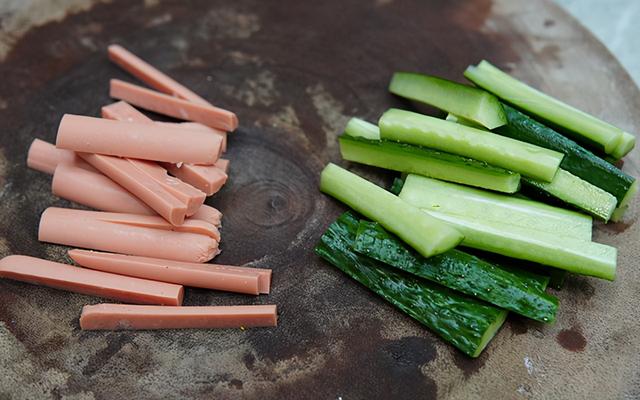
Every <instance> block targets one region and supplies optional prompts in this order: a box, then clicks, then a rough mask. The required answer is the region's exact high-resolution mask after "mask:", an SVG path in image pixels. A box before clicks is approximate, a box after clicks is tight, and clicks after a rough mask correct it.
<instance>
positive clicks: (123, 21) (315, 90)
mask: <svg viewBox="0 0 640 400" xmlns="http://www.w3.org/2000/svg"><path fill="white" fill-rule="evenodd" d="M13 3H15V2H13ZM90 3H91V2H89V1H81V0H77V1H59V2H58V3H57V4H58V8H56V9H55V10H54V11H51V15H55V16H53V17H52V16H51V15H48V14H47V15H44V16H39V17H38V18H36V19H34V20H30V17H29V15H32V14H30V13H28V12H23V11H21V10H22V9H21V8H20V7H16V8H14V9H13V10H14V11H11V8H10V7H9V8H6V9H2V8H0V10H2V11H3V12H2V13H0V14H1V17H0V18H1V25H2V26H3V27H6V26H20V27H22V28H19V29H18V28H16V30H15V33H13V34H12V32H5V33H4V34H3V35H5V36H6V35H10V36H11V38H9V39H10V40H9V39H6V40H4V39H3V40H2V41H0V42H2V43H8V45H7V47H6V53H5V56H4V58H3V60H2V61H0V76H2V86H3V89H2V91H1V92H0V121H2V123H3V128H4V129H3V134H2V135H1V136H0V185H1V187H2V189H1V190H0V200H1V202H2V203H1V204H2V206H1V207H0V221H2V223H0V238H1V240H0V254H1V255H2V256H4V255H7V254H12V253H20V254H28V255H34V256H39V257H45V258H50V259H54V260H60V261H64V260H65V259H66V257H65V253H64V250H65V249H64V248H63V247H62V246H54V245H46V244H41V243H38V242H37V239H36V231H37V224H38V218H39V215H40V213H41V212H42V210H44V209H45V208H46V207H47V206H50V205H63V206H68V205H69V204H68V203H67V202H65V201H62V200H60V199H57V198H55V197H54V196H52V195H51V193H50V178H49V177H47V176H44V175H43V174H40V173H38V172H35V171H31V170H28V169H26V167H25V165H24V164H25V157H26V151H27V148H28V146H29V144H30V142H31V140H32V139H33V138H34V137H40V138H43V139H46V140H49V141H53V140H54V137H55V131H56V126H57V123H58V122H59V119H60V117H61V115H62V114H63V113H65V112H70V113H78V114H88V115H97V114H98V113H99V109H100V106H102V105H104V104H107V103H109V102H110V99H109V97H108V88H107V86H108V85H107V82H108V79H109V78H121V79H125V80H132V78H131V77H129V76H127V75H126V74H125V73H123V72H122V71H120V70H119V69H118V68H116V67H115V66H113V65H110V64H109V62H108V61H107V59H106V54H105V49H106V46H107V45H108V44H109V43H112V42H118V43H121V44H123V45H124V46H125V47H129V48H131V50H133V51H134V52H136V53H138V54H139V55H141V56H142V57H143V58H145V59H147V60H148V61H150V62H151V63H152V64H154V65H156V66H158V67H159V68H160V69H162V70H165V71H167V72H168V73H169V74H170V75H172V76H174V77H176V78H177V79H178V80H179V81H181V82H184V83H185V84H186V85H187V86H189V87H191V88H193V89H194V90H195V91H196V92H198V93H201V94H202V95H203V96H204V97H206V98H209V99H211V100H212V101H213V102H214V103H216V104H218V105H220V106H223V107H227V108H230V109H232V110H234V111H236V112H237V113H238V115H239V117H240V121H241V127H240V128H239V129H238V131H237V132H236V133H234V134H232V135H231V136H230V142H229V143H230V144H229V152H228V156H229V158H230V159H231V160H232V163H231V176H230V181H229V184H228V185H227V186H226V187H225V188H224V189H223V191H222V192H221V193H219V194H218V195H216V196H215V197H214V198H213V199H211V201H210V202H211V204H212V205H214V206H216V207H218V208H220V209H221V210H222V211H223V212H224V213H225V219H224V227H223V242H222V249H223V253H222V255H221V256H220V257H219V258H218V259H217V260H216V261H218V262H222V263H234V264H245V263H247V264H251V265H255V266H261V267H271V268H273V269H274V281H273V291H272V293H271V294H270V295H269V296H261V297H259V298H253V297H248V296H240V295H233V294H225V293H217V292H211V291H205V290H195V289H189V290H187V294H186V301H185V303H186V304H187V305H194V304H202V305H206V304H260V303H276V304H278V307H279V326H278V328H275V329H253V330H244V331H242V330H214V331H195V330H186V331H159V332H82V331H80V329H79V326H78V315H79V313H80V309H81V307H82V306H83V305H84V304H89V303H97V302H100V299H96V298H92V297H88V296H81V295H73V294H69V293H65V292H61V291H56V290H52V289H47V288H42V287H35V286H31V285H27V284H22V283H16V282H11V281H0V354H1V357H0V399H5V398H7V399H9V398H10V399H21V398H23V399H33V398H44V399H47V398H52V399H55V398H70V399H73V398H77V399H92V398H96V399H102V398H104V399H107V398H139V399H156V398H163V399H167V398H225V399H226V398H248V399H253V398H278V399H300V398H344V399H356V398H372V399H373V398H383V399H387V398H425V399H428V398H438V399H468V398H506V399H518V398H525V399H529V398H530V399H550V398H563V399H572V398H575V399H583V398H594V397H596V398H599V399H610V398H612V399H613V398H638V397H640V376H639V375H638V371H640V362H639V359H638V354H639V352H640V337H639V336H638V335H637V331H638V329H639V328H640V322H639V321H640V311H639V310H638V308H637V307H636V305H635V299H636V298H637V296H638V294H639V293H640V284H639V283H638V282H639V278H640V271H639V270H638V268H637V265H636V264H637V261H636V260H637V259H638V257H639V256H640V254H639V252H640V248H639V247H638V246H639V244H638V238H639V236H640V224H638V223H636V220H637V218H638V212H639V210H638V201H637V200H636V202H635V203H634V204H633V206H632V209H631V211H630V213H629V214H628V215H627V217H626V218H625V220H624V221H623V222H621V223H618V224H612V225H608V226H598V227H597V229H596V231H595V238H596V239H597V240H598V241H600V242H603V243H607V244H611V245H614V246H618V247H619V249H620V261H619V276H618V279H617V281H616V282H614V283H610V282H604V281H599V280H596V279H589V278H582V277H570V278H569V279H568V282H567V285H566V288H565V289H563V290H562V291H560V292H557V295H558V296H559V297H560V301H561V309H560V314H559V317H558V321H557V322H556V323H555V324H554V325H551V326H546V325H541V324H537V323H533V322H530V321H526V320H523V319H519V318H514V317H510V318H509V320H508V322H507V324H506V325H505V327H504V328H502V330H501V331H500V332H499V333H498V335H497V336H496V338H495V340H494V341H493V342H492V343H491V344H490V345H489V347H488V348H487V350H486V351H485V352H484V354H482V355H481V357H480V358H478V359H476V360H471V359H468V358H466V357H465V356H463V355H461V354H460V353H459V352H457V351H456V350H455V349H453V348H451V347H450V346H448V345H446V344H444V343H443V342H442V341H440V340H439V339H438V338H437V337H435V336H434V335H432V334H431V333H430V332H429V331H428V330H427V329H425V328H423V327H422V326H420V325H419V324H417V323H416V322H414V321H412V320H411V319H409V318H408V317H406V316H404V315H403V314H401V313H399V312H397V311H396V310H395V309H393V308H392V307H391V306H389V305H387V304H385V303H384V302H383V301H382V300H380V299H378V298H377V297H375V296H373V295H372V294H371V293H369V292H368V291H367V290H365V289H364V288H362V287H360V286H358V285H357V284H355V283H354V282H352V281H350V280H349V279H347V278H346V277H345V276H343V275H342V274H341V273H340V272H339V271H337V270H336V269H334V268H332V267H331V266H329V265H327V264H325V263H324V262H322V261H321V260H319V259H318V258H317V257H315V256H314V255H313V253H312V248H313V245H314V243H315V242H316V241H317V238H318V237H319V236H320V234H321V233H322V231H323V230H324V229H325V228H326V226H327V225H328V224H329V223H330V221H332V220H333V219H334V218H335V217H336V216H337V215H338V214H339V213H340V212H341V211H343V210H344V208H343V207H342V206H341V205H339V204H338V203H336V202H334V201H332V200H331V199H329V198H327V197H325V196H322V195H321V194H320V193H319V192H318V191H317V183H318V174H319V171H320V170H321V169H322V167H323V166H324V165H325V164H326V163H327V162H328V161H334V162H338V163H340V164H343V165H347V166H348V167H349V168H351V169H353V170H355V171H357V172H358V173H361V174H363V175H365V176H367V177H369V178H371V179H373V180H375V181H376V182H378V183H380V184H383V183H384V184H388V183H389V182H390V180H391V177H392V175H391V174H387V173H383V172H381V171H379V170H375V169H372V168H364V167H359V166H356V165H352V164H348V163H343V162H341V161H340V157H339V154H338V149H337V146H336V141H335V140H336V136H337V134H338V133H339V131H340V129H341V128H342V126H343V124H344V122H345V121H346V120H347V118H348V117H349V116H351V115H357V116H360V117H364V118H367V119H370V120H375V119H376V118H377V117H378V116H379V115H380V113H381V112H383V111H384V110H385V109H386V108H388V107H390V106H407V104H404V103H402V102H400V101H399V100H398V99H396V98H394V97H392V96H390V95H389V94H387V92H386V85H387V82H388V79H389V76H390V75H391V73H392V72H393V71H395V70H400V69H402V70H417V71H424V72H427V73H433V74H438V75H443V76H446V77H449V78H452V79H458V80H460V79H461V73H462V71H463V70H464V68H465V67H466V66H467V65H468V64H469V63H473V62H477V61H478V60H479V59H481V58H489V59H490V60H492V61H493V62H495V63H496V64H498V65H500V66H501V67H504V68H506V69H508V70H510V71H513V73H514V74H515V75H516V76H518V77H520V78H522V79H524V80H526V81H528V82H530V83H532V84H534V85H536V86H538V87H540V88H541V89H543V90H545V91H548V92H550V93H551V94H553V95H556V96H558V97H560V98H562V99H565V100H567V101H569V102H571V103H573V104H575V105H577V106H579V107H582V108H585V109H586V110H587V111H590V112H593V113H595V114H596V115H599V116H602V117H605V118H606V119H608V120H610V121H611V122H613V123H615V124H618V125H620V126H622V127H623V128H625V129H627V130H629V131H630V132H638V131H640V121H638V119H637V118H636V112H637V110H638V109H639V108H640V95H639V93H638V90H637V88H636V87H635V86H634V85H633V84H632V81H631V79H630V78H629V76H628V75H627V74H626V72H625V71H624V70H623V69H622V68H621V66H620V65H619V64H618V62H617V61H616V60H615V59H613V58H612V57H611V55H610V53H609V52H608V51H606V49H605V48H604V47H603V46H602V45H601V44H600V43H599V42H597V41H596V40H595V39H594V38H593V37H592V36H591V34H589V33H588V32H587V31H586V30H584V29H583V28H582V27H581V26H580V25H579V24H577V22H576V21H575V20H573V19H572V18H571V17H569V16H568V14H566V12H564V11H562V10H561V9H560V8H559V7H557V6H556V5H554V4H552V3H550V2H547V1H544V2H530V1H526V0H519V1H513V0H495V1H494V2H493V3H492V2H490V1H488V0H486V1H474V2H468V1H462V0H460V1H451V0H440V1H431V2H428V3H427V2H424V1H401V0H395V1H390V0H385V1H382V0H378V1H366V0H359V1H353V2H341V1H334V0H331V1H325V2H318V3H317V4H312V3H309V2H297V1H281V2H277V3H272V2H268V3H267V2H262V1H259V0H240V1H236V2H223V1H205V0H200V1H192V2H189V6H186V5H183V3H182V2H179V3H178V2H170V1H167V2H163V1H146V2H140V1H138V2H129V1H124V0H114V1H111V2H107V3H101V2H97V3H96V4H94V5H92V4H90ZM4 4H5V3H3V5H2V6H0V7H4ZM15 4H18V3H15ZM24 4H36V3H35V2H34V1H30V2H25V3H24ZM67 9H68V10H69V12H68V13H67V15H66V16H64V15H65V11H64V10H67ZM16 10H17V11H16ZM16 15H18V16H20V17H19V18H18V17H16ZM16 18H17V19H16ZM16 24H17V25H16ZM639 162H640V151H639V150H637V149H636V150H635V151H634V152H633V153H632V154H631V155H630V157H629V158H628V159H627V161H626V162H625V165H624V168H625V170H627V171H628V172H629V173H631V174H634V175H635V176H638V173H639V169H640V165H639Z"/></svg>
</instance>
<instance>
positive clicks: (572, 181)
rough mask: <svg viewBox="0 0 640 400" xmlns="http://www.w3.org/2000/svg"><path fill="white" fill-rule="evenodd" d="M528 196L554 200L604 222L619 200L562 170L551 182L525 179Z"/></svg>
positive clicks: (524, 183) (607, 219)
mask: <svg viewBox="0 0 640 400" xmlns="http://www.w3.org/2000/svg"><path fill="white" fill-rule="evenodd" d="M523 185H524V186H526V187H525V188H524V190H525V191H526V193H527V194H531V193H533V194H535V195H537V196H538V197H543V198H553V199H557V200H560V201H562V202H563V203H566V204H568V205H569V206H573V207H576V208H578V209H580V210H583V211H585V212H587V213H589V214H591V215H593V216H594V217H597V218H600V219H601V220H603V221H605V222H606V221H609V219H610V218H611V215H612V214H613V211H614V210H615V208H616V203H617V200H616V198H615V197H613V195H612V194H611V193H608V192H605V191H604V190H602V189H600V188H599V187H597V186H595V185H592V184H590V183H589V182H587V181H584V180H582V179H580V178H578V177H577V176H575V175H573V174H572V173H570V172H567V171H565V170H563V169H562V168H560V169H559V170H558V173H557V174H556V176H555V177H554V178H553V180H552V181H551V182H540V181H537V180H535V179H531V178H523Z"/></svg>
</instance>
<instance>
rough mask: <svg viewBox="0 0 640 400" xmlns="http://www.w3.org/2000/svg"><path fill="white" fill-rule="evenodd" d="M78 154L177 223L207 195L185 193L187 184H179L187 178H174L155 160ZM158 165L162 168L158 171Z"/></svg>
mask: <svg viewBox="0 0 640 400" xmlns="http://www.w3.org/2000/svg"><path fill="white" fill-rule="evenodd" d="M78 155H79V156H80V157H81V158H82V159H83V160H84V161H86V162H88V163H89V164H91V165H92V166H93V167H95V168H96V169H98V170H99V171H100V172H102V173H103V174H105V175H106V176H108V177H109V178H111V179H112V180H113V181H114V182H116V183H118V184H120V185H121V186H122V187H123V188H125V189H127V190H128V191H130V192H131V193H133V194H134V195H135V196H136V197H138V198H139V199H140V200H142V201H144V203H145V204H146V205H148V206H149V207H151V208H152V209H154V210H155V211H156V212H157V213H158V214H160V215H161V216H163V217H164V218H165V219H166V220H167V221H169V222H171V223H172V224H174V225H180V224H182V223H183V222H184V219H185V218H186V217H187V216H188V215H192V214H194V213H195V212H196V211H197V210H198V207H200V206H201V205H202V203H203V202H204V199H205V197H206V196H205V194H204V193H203V192H200V191H197V192H193V191H192V192H191V193H185V191H184V190H180V189H182V188H184V186H182V185H181V186H178V185H179V184H183V182H181V181H180V180H179V179H176V178H171V177H170V176H168V175H167V171H166V170H165V169H164V168H162V167H160V166H159V165H157V164H154V163H148V164H146V165H145V164H144V162H143V161H141V160H129V159H126V158H119V157H112V156H105V155H102V154H89V153H79V154H78ZM157 169H159V170H158V171H157V172H154V170H157ZM163 177H164V179H163ZM171 181H172V182H175V183H176V185H175V187H174V186H172V185H171ZM184 185H186V184H184ZM191 188H192V189H193V190H196V189H195V188H193V187H191Z"/></svg>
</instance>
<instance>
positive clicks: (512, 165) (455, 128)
mask: <svg viewBox="0 0 640 400" xmlns="http://www.w3.org/2000/svg"><path fill="white" fill-rule="evenodd" d="M379 126H380V136H381V138H382V139H387V140H395V141H399V142H404V143H409V144H414V145H419V146H425V147H430V148H434V149H437V150H442V151H446V152H449V153H453V154H458V155H461V156H465V157H470V158H473V159H476V160H480V161H484V162H487V163H489V164H491V165H495V166H498V167H501V168H505V169H508V170H511V171H515V172H519V173H521V174H522V175H526V176H530V177H532V178H535V179H539V180H543V181H547V182H548V181H551V179H553V175H555V173H556V171H557V170H558V166H559V165H560V162H561V161H562V157H563V155H562V154H561V153H558V152H556V151H553V150H549V149H545V148H542V147H538V146H535V145H532V144H530V143H524V142H520V141H517V140H513V139H510V138H505V137H503V136H500V135H496V134H494V133H491V132H488V131H485V130H480V129H474V128H470V127H468V126H464V125H460V124H456V123H453V122H450V121H445V120H442V119H438V118H433V117H429V116H426V115H422V114H418V113H414V112H410V111H403V110H398V109H390V110H388V111H387V112H385V113H384V114H383V115H382V117H381V118H380V123H379Z"/></svg>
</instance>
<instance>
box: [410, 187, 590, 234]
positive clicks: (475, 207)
mask: <svg viewBox="0 0 640 400" xmlns="http://www.w3.org/2000/svg"><path fill="white" fill-rule="evenodd" d="M400 198H401V199H403V200H405V201H406V202H408V203H410V204H413V205H414V206H416V207H418V208H422V209H428V210H431V211H438V212H441V213H445V214H453V215H460V216H465V217H469V218H473V219H475V220H476V221H494V222H508V223H509V224H510V225H517V226H520V227H523V228H528V229H535V230H539V231H543V232H548V233H550V234H555V233H558V232H562V234H563V235H566V236H571V237H573V238H576V239H580V240H586V241H590V240H591V233H592V220H591V217H589V216H587V215H584V214H580V213H578V212H574V211H569V210H565V209H563V208H558V207H552V206H549V205H547V204H543V203H540V202H537V201H532V200H526V199H521V198H517V197H513V196H508V195H503V194H498V193H493V192H489V191H486V190H479V189H475V188H470V187H466V186H462V185H456V184H454V183H448V182H442V181H438V180H435V179H431V178H425V177H423V176H418V175H409V176H407V179H406V180H405V184H404V186H403V188H402V191H401V194H400Z"/></svg>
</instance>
